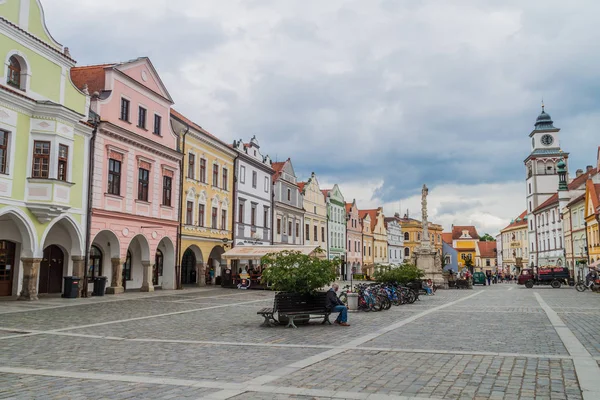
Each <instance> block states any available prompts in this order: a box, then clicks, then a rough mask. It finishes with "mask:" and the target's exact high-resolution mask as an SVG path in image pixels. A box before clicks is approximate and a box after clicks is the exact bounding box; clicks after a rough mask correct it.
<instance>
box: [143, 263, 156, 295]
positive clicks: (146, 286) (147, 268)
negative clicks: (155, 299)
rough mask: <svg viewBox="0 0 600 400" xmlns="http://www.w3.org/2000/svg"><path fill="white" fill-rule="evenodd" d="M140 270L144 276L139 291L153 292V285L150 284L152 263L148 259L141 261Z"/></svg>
mask: <svg viewBox="0 0 600 400" xmlns="http://www.w3.org/2000/svg"><path fill="white" fill-rule="evenodd" d="M142 270H143V271H144V276H143V280H142V287H141V288H140V292H154V285H153V284H152V264H151V263H150V261H142Z"/></svg>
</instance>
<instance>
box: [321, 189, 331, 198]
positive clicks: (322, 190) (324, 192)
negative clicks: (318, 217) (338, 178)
mask: <svg viewBox="0 0 600 400" xmlns="http://www.w3.org/2000/svg"><path fill="white" fill-rule="evenodd" d="M321 192H323V196H325V197H327V195H328V194H329V192H331V189H321Z"/></svg>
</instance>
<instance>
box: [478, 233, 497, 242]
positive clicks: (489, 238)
mask: <svg viewBox="0 0 600 400" xmlns="http://www.w3.org/2000/svg"><path fill="white" fill-rule="evenodd" d="M479 240H480V241H482V242H495V241H496V239H494V237H493V236H492V235H490V234H489V233H486V234H485V235H483V236H482V237H480V238H479Z"/></svg>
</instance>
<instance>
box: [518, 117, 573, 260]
mask: <svg viewBox="0 0 600 400" xmlns="http://www.w3.org/2000/svg"><path fill="white" fill-rule="evenodd" d="M559 133H560V129H559V128H556V127H555V126H554V122H553V121H552V118H551V117H550V115H549V114H547V113H546V112H545V110H544V107H543V106H542V112H541V114H540V115H539V116H538V117H537V120H536V123H535V128H534V130H533V131H531V133H530V134H529V137H530V138H531V153H530V154H529V156H528V157H527V158H526V159H525V161H524V163H525V170H526V180H525V185H526V193H527V197H526V199H527V200H526V206H527V221H528V225H529V226H528V234H527V236H528V239H529V262H528V264H529V266H537V265H538V264H540V260H539V256H540V254H543V258H544V260H543V261H544V263H546V262H547V261H548V258H549V257H554V256H555V253H556V254H557V255H558V253H560V252H562V240H563V239H562V226H561V225H562V224H561V223H560V215H557V214H558V198H556V203H554V202H552V201H551V202H549V203H548V200H549V199H550V198H551V197H552V196H553V195H555V196H556V192H557V189H558V168H557V164H558V162H559V161H560V160H562V159H564V162H565V164H566V163H567V162H568V156H569V154H568V153H565V152H563V151H562V149H561V148H560V142H559ZM566 165H567V164H566ZM567 170H568V165H567ZM544 203H546V204H544ZM542 205H543V207H541V206H542ZM534 211H538V214H539V216H538V218H536V216H535V215H534ZM553 213H554V218H552V214H553ZM542 221H543V222H542ZM552 221H554V222H552ZM551 227H552V229H555V230H554V231H552V230H550V229H551ZM559 233H560V234H559ZM555 239H556V246H554V241H555ZM548 240H549V242H548ZM548 243H550V245H548ZM559 246H560V247H559ZM563 261H564V260H563ZM540 265H541V264H540Z"/></svg>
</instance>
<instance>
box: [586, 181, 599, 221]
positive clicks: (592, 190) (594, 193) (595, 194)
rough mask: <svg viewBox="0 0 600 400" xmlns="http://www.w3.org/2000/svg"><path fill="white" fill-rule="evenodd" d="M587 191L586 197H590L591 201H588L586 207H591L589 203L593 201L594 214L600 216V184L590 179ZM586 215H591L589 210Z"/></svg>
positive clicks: (587, 183)
mask: <svg viewBox="0 0 600 400" xmlns="http://www.w3.org/2000/svg"><path fill="white" fill-rule="evenodd" d="M585 190H586V195H587V196H589V200H586V207H588V205H589V203H588V201H591V202H592V208H593V210H594V214H598V210H599V208H600V184H598V183H594V182H593V181H592V180H591V179H588V181H587V182H586V186H585ZM585 215H586V216H588V215H590V214H588V212H587V210H586V211H585Z"/></svg>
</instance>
